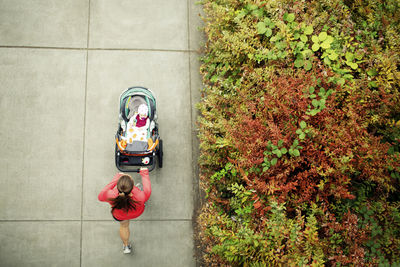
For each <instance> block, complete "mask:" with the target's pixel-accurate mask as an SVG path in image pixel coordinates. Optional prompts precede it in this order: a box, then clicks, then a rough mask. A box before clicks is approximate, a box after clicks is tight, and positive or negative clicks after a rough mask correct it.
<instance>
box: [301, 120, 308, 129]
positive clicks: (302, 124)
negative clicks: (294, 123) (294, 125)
mask: <svg viewBox="0 0 400 267" xmlns="http://www.w3.org/2000/svg"><path fill="white" fill-rule="evenodd" d="M306 127H307V123H306V122H305V121H301V122H300V128H301V129H304V128H306Z"/></svg>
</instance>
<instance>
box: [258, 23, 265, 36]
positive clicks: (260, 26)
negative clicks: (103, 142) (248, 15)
mask: <svg viewBox="0 0 400 267" xmlns="http://www.w3.org/2000/svg"><path fill="white" fill-rule="evenodd" d="M266 31H267V28H266V27H265V24H264V22H259V23H257V32H258V33H259V34H264V33H265V32H266Z"/></svg>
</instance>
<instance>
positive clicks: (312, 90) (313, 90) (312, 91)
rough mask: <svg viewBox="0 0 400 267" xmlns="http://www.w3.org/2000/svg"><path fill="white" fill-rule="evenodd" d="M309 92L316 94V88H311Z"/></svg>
mask: <svg viewBox="0 0 400 267" xmlns="http://www.w3.org/2000/svg"><path fill="white" fill-rule="evenodd" d="M308 91H309V92H310V94H312V93H314V92H315V88H314V86H311V87H310V89H308Z"/></svg>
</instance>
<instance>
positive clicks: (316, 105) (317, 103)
mask: <svg viewBox="0 0 400 267" xmlns="http://www.w3.org/2000/svg"><path fill="white" fill-rule="evenodd" d="M311 104H312V105H313V106H314V107H316V108H317V107H318V106H319V101H318V100H317V99H313V100H312V102H311Z"/></svg>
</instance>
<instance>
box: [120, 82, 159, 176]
mask: <svg viewBox="0 0 400 267" xmlns="http://www.w3.org/2000/svg"><path fill="white" fill-rule="evenodd" d="M133 96H140V97H142V98H143V99H144V100H145V101H146V103H147V105H148V107H149V119H150V121H151V122H152V123H153V122H154V125H153V126H154V127H153V128H152V129H151V132H150V133H149V135H150V138H152V140H153V141H154V145H155V147H152V148H151V149H150V150H149V149H148V150H146V151H130V150H125V149H121V147H119V146H118V142H119V141H120V138H121V134H122V132H123V129H122V127H121V120H124V121H125V123H126V124H127V123H128V121H129V118H128V113H129V112H130V110H129V109H128V104H129V101H130V100H131V97H133ZM149 130H150V129H149ZM115 139H116V144H115V165H116V167H117V169H118V170H120V171H122V172H139V171H140V168H141V167H147V168H148V169H149V171H152V170H154V169H155V166H156V158H157V162H158V166H159V168H162V162H163V161H162V158H163V149H162V145H163V143H162V140H161V138H160V136H159V130H158V123H157V111H156V99H155V97H154V93H153V92H152V91H151V90H149V89H148V88H145V87H141V86H134V87H130V88H128V89H127V90H125V91H124V92H123V93H122V94H121V95H120V107H119V123H118V130H117V133H116V135H115ZM144 158H148V159H149V163H148V164H145V163H143V159H144ZM131 167H138V168H134V169H132V168H131Z"/></svg>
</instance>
